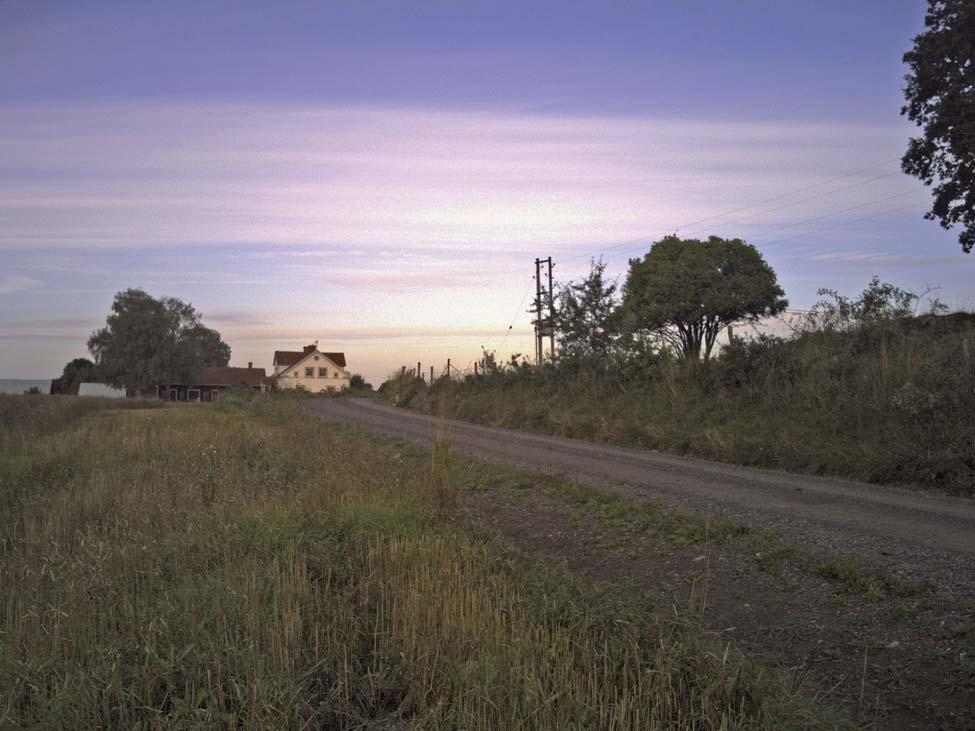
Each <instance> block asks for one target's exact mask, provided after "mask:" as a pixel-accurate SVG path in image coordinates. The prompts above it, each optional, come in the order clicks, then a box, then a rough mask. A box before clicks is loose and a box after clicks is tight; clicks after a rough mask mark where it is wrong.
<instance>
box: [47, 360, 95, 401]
mask: <svg viewBox="0 0 975 731" xmlns="http://www.w3.org/2000/svg"><path fill="white" fill-rule="evenodd" d="M97 370H98V369H97V368H96V367H95V364H94V363H93V362H92V361H90V360H88V359H87V358H75V359H74V360H71V361H69V362H68V363H67V364H66V365H65V366H64V371H63V372H62V373H61V376H60V377H59V378H55V379H54V380H53V381H52V382H51V393H62V394H74V395H75V396H77V395H78V390H79V387H80V386H81V384H82V383H89V382H92V381H97V380H98V376H97Z"/></svg>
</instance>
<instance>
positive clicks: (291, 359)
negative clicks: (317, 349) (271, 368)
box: [274, 350, 345, 368]
mask: <svg viewBox="0 0 975 731" xmlns="http://www.w3.org/2000/svg"><path fill="white" fill-rule="evenodd" d="M309 352H310V351H309ZM306 355H308V353H306V352H304V351H301V350H275V351H274V365H284V366H293V365H294V364H295V363H297V362H298V361H299V360H301V359H302V358H304V357H305V356H306ZM322 355H324V356H325V357H326V358H328V359H329V360H330V361H332V362H333V363H334V364H335V365H337V366H338V367H339V368H345V353H322Z"/></svg>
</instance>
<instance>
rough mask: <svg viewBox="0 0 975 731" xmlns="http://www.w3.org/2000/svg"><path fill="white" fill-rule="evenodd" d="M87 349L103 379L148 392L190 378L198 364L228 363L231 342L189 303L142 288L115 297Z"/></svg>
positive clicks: (132, 390)
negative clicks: (103, 323) (110, 308)
mask: <svg viewBox="0 0 975 731" xmlns="http://www.w3.org/2000/svg"><path fill="white" fill-rule="evenodd" d="M88 350H89V351H90V352H91V354H92V356H93V357H94V359H95V364H96V366H97V368H98V372H99V374H100V375H101V377H102V378H103V379H104V380H105V382H107V383H109V384H110V385H112V386H115V387H116V388H124V389H125V390H126V391H127V392H129V393H147V392H149V391H151V390H152V389H153V388H154V387H155V386H156V385H158V384H159V383H164V382H167V381H168V382H174V381H175V382H192V381H193V380H194V379H195V377H196V376H197V372H198V370H199V369H200V368H201V367H203V366H225V365H227V364H228V363H229V362H230V346H229V345H227V344H226V343H225V342H223V341H222V340H221V339H220V333H218V332H217V331H216V330H211V329H209V328H207V327H204V325H203V324H202V322H201V321H200V315H199V313H197V311H196V310H195V309H193V307H192V306H191V305H189V304H186V303H185V302H182V301H181V300H178V299H176V298H174V297H163V298H161V299H156V298H154V297H152V296H150V295H149V294H147V293H146V292H144V291H142V290H141V289H127V290H125V291H124V292H119V293H118V294H116V295H115V299H114V300H113V301H112V312H111V314H110V315H109V316H108V318H107V319H106V323H105V327H103V328H102V329H101V330H98V331H96V332H94V333H92V336H91V337H90V338H89V339H88Z"/></svg>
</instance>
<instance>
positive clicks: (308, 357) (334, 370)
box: [271, 344, 352, 393]
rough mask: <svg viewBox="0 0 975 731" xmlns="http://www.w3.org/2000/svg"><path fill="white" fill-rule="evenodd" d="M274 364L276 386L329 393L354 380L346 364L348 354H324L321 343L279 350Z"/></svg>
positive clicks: (273, 379) (346, 386) (341, 388)
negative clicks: (319, 346)
mask: <svg viewBox="0 0 975 731" xmlns="http://www.w3.org/2000/svg"><path fill="white" fill-rule="evenodd" d="M273 365H274V375H273V376H271V380H272V381H273V383H274V386H275V387H276V388H304V389H306V390H308V391H311V392H312V393H327V392H332V391H344V390H345V389H347V388H348V387H349V383H350V381H351V380H352V374H351V373H349V371H347V370H346V367H345V353H323V352H321V351H320V350H319V349H318V345H317V344H316V345H306V346H305V347H304V348H302V349H301V350H275V351H274V364H273Z"/></svg>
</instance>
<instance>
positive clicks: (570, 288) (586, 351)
mask: <svg viewBox="0 0 975 731" xmlns="http://www.w3.org/2000/svg"><path fill="white" fill-rule="evenodd" d="M605 272H606V264H605V262H603V260H602V259H600V260H599V261H593V262H592V263H591V265H590V270H589V275H588V276H587V277H585V278H584V279H581V280H578V281H572V282H569V283H568V284H565V285H562V286H561V287H560V288H559V298H558V299H559V304H558V308H557V309H556V313H555V324H556V330H557V331H558V334H559V335H558V337H559V346H560V349H561V353H562V355H563V356H566V357H587V356H594V355H595V356H603V355H605V354H606V353H607V351H608V350H609V348H610V346H611V345H612V337H613V335H612V329H611V327H610V322H611V318H612V316H613V310H614V309H615V307H616V282H609V283H607V281H606V276H605Z"/></svg>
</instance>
